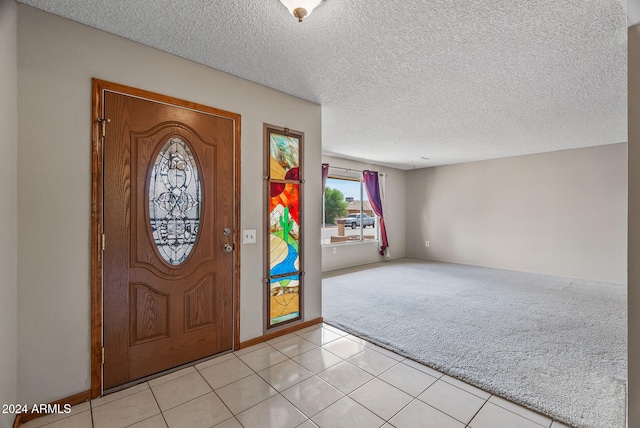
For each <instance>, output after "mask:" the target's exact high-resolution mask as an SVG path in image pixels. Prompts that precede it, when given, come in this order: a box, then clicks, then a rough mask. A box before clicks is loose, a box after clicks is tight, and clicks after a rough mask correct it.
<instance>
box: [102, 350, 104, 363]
mask: <svg viewBox="0 0 640 428" xmlns="http://www.w3.org/2000/svg"><path fill="white" fill-rule="evenodd" d="M102 364H103V365H104V348H102Z"/></svg>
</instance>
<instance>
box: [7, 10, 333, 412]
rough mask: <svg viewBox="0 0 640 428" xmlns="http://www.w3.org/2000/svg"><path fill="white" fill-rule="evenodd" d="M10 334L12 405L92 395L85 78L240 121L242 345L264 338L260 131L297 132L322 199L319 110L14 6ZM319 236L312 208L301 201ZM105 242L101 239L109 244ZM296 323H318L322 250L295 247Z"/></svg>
mask: <svg viewBox="0 0 640 428" xmlns="http://www.w3.org/2000/svg"><path fill="white" fill-rule="evenodd" d="M18 72H19V78H18V107H19V108H18V135H19V149H18V213H19V220H18V261H19V262H18V293H19V294H18V298H19V303H18V309H19V318H18V332H19V335H18V336H19V359H20V367H19V375H18V379H19V382H18V399H19V400H20V402H32V403H36V402H48V401H51V400H55V399H59V398H61V397H65V396H68V395H71V394H74V393H77V392H80V391H85V390H87V389H89V387H90V372H89V369H90V362H89V347H90V332H89V324H90V307H89V303H90V280H89V273H90V251H89V243H90V214H91V211H90V209H91V200H90V191H91V162H90V161H91V78H92V77H97V78H100V79H104V80H109V81H112V82H116V83H120V84H125V85H130V86H134V87H138V88H141V89H145V90H150V91H154V92H159V93H162V94H166V95H169V96H174V97H179V98H183V99H187V100H190V101H193V102H197V103H202V104H205V105H210V106H213V107H217V108H221V109H224V110H229V111H232V112H236V113H239V114H241V115H242V197H241V207H242V208H241V227H242V228H243V229H257V231H258V242H257V244H251V245H243V246H242V247H241V248H240V251H241V262H242V268H241V278H242V279H241V284H240V286H241V291H240V292H241V301H240V304H241V327H240V338H241V340H242V341H245V340H248V339H251V338H254V337H257V336H260V335H262V332H263V318H262V316H263V307H262V302H263V294H262V277H263V250H262V244H263V239H262V232H263V231H262V225H263V219H262V211H263V209H262V207H263V204H262V198H263V192H262V188H263V180H262V168H263V123H265V122H266V123H271V124H274V125H280V126H286V127H289V128H291V129H295V130H299V131H303V132H305V136H306V147H305V150H304V153H305V159H304V160H305V167H306V170H307V171H314V170H317V171H318V173H317V174H308V176H306V177H305V179H306V183H307V186H308V188H310V189H313V188H320V180H321V174H320V163H321V162H320V160H321V153H320V146H321V109H320V106H318V105H315V104H311V103H308V102H306V101H302V100H300V99H297V98H293V97H291V96H288V95H285V94H283V93H280V92H277V91H274V90H271V89H268V88H266V87H263V86H260V85H257V84H254V83H250V82H248V81H245V80H242V79H239V78H236V77H233V76H230V75H228V74H225V73H222V72H218V71H216V70H212V69H210V68H207V67H204V66H202V65H198V64H195V63H193V62H189V61H186V60H184V59H181V58H179V57H176V56H173V55H169V54H167V53H164V52H161V51H158V50H155V49H152V48H149V47H146V46H143V45H140V44H137V43H134V42H131V41H129V40H126V39H123V38H120V37H117V36H114V35H110V34H107V33H105V32H102V31H99V30H95V29H92V28H89V27H86V26H83V25H80V24H78V23H74V22H71V21H68V20H65V19H62V18H59V17H56V16H54V15H51V14H47V13H44V12H42V11H39V10H36V9H33V8H30V7H28V6H24V5H19V6H18ZM304 202H305V205H306V206H305V213H306V217H305V224H306V226H305V228H306V229H305V233H307V236H309V237H311V236H317V234H318V232H317V226H316V225H318V224H320V222H321V217H320V214H321V199H320V198H319V197H318V195H317V193H313V192H306V195H305V201H304ZM107 241H108V238H107ZM304 250H305V260H306V261H307V263H306V267H305V271H306V275H305V280H306V293H305V305H304V309H305V317H306V318H307V319H312V318H316V317H319V316H321V302H320V299H321V298H320V296H321V289H320V286H321V283H320V280H321V269H320V263H319V262H320V257H321V255H320V245H319V242H318V241H317V240H314V239H307V240H306V241H305V248H304Z"/></svg>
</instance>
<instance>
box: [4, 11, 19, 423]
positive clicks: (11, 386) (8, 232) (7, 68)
mask: <svg viewBox="0 0 640 428" xmlns="http://www.w3.org/2000/svg"><path fill="white" fill-rule="evenodd" d="M16 11H17V9H16V4H15V2H14V1H13V0H0V76H2V78H1V79H0V130H2V138H0V153H2V160H3V165H2V168H0V183H2V185H1V186H0V201H1V202H0V219H2V221H0V243H2V245H0V405H1V404H4V403H7V404H9V403H17V399H18V396H17V388H18V387H17V381H18V378H17V372H18V327H17V310H18V296H17V289H16V286H17V279H16V278H17V267H18V261H17V257H16V253H17V247H18V244H17V234H16V222H17V218H16V216H17V209H16V192H17V184H16V180H17V159H18V158H17V147H18V130H17V96H18V95H17V90H16V80H17V53H16V47H17V22H18V18H17V12H16ZM12 424H13V415H10V414H2V413H0V428H9V427H10V426H12Z"/></svg>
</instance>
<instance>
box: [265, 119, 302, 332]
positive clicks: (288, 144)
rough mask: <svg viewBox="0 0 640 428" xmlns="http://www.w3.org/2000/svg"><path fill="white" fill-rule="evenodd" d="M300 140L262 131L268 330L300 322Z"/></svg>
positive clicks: (267, 129) (272, 130) (280, 131)
mask: <svg viewBox="0 0 640 428" xmlns="http://www.w3.org/2000/svg"><path fill="white" fill-rule="evenodd" d="M303 138H304V135H303V134H302V133H301V132H300V133H298V132H292V131H290V130H289V129H286V128H276V127H271V126H267V125H265V153H266V157H267V162H266V165H265V173H266V174H268V175H267V177H268V178H267V180H266V188H265V193H266V194H267V195H268V197H267V198H266V199H267V201H266V210H265V211H266V213H265V214H266V215H265V217H266V218H265V224H266V226H267V227H266V233H267V236H266V238H267V239H266V240H265V244H266V247H265V254H266V259H267V260H266V261H267V263H266V264H265V267H266V280H265V284H266V289H265V297H266V304H267V311H266V313H267V320H266V328H265V330H268V329H270V328H273V327H277V326H280V325H283V324H286V323H290V322H294V321H297V320H301V319H302V308H303V305H302V292H303V290H302V288H303V284H302V282H303V277H304V275H303V274H304V269H303V266H302V255H303V254H302V249H303V248H304V246H303V245H302V239H303V237H302V230H303V229H302V227H301V226H302V220H303V217H302V215H301V214H302V201H303V198H302V192H303V186H304V181H303V179H302V146H303Z"/></svg>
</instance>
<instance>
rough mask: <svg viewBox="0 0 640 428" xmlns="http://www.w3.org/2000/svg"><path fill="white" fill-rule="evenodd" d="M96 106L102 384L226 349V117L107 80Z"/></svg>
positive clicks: (229, 340) (229, 333) (229, 309)
mask: <svg viewBox="0 0 640 428" xmlns="http://www.w3.org/2000/svg"><path fill="white" fill-rule="evenodd" d="M194 106H195V105H194ZM103 109H104V118H106V119H108V120H109V121H110V122H108V123H105V127H104V138H103V153H104V155H103V156H104V158H103V162H104V166H103V177H104V196H103V198H104V200H103V201H104V202H103V231H104V252H103V287H104V295H103V313H104V315H103V316H104V321H103V331H104V368H103V370H104V375H103V387H104V389H108V388H111V387H114V386H117V385H121V384H124V383H127V382H129V381H132V380H135V379H139V378H142V377H145V376H148V375H150V374H153V373H157V372H160V371H163V370H167V369H170V368H172V367H176V366H179V365H182V364H185V363H189V362H191V361H194V360H197V359H200V358H204V357H207V356H210V355H214V354H217V353H220V352H224V351H228V350H231V349H233V337H234V336H233V326H234V313H233V278H234V275H233V266H234V264H233V259H234V254H233V242H234V241H233V239H234V231H233V228H234V137H235V133H234V132H235V122H234V120H232V119H230V118H227V117H224V116H220V115H215V114H211V113H207V112H203V111H198V109H197V106H196V107H192V108H186V107H184V106H176V105H171V104H170V103H166V102H157V101H154V100H151V99H145V98H144V97H141V96H139V95H138V96H132V95H126V94H122V93H118V92H111V91H108V90H106V91H104V92H103Z"/></svg>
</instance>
